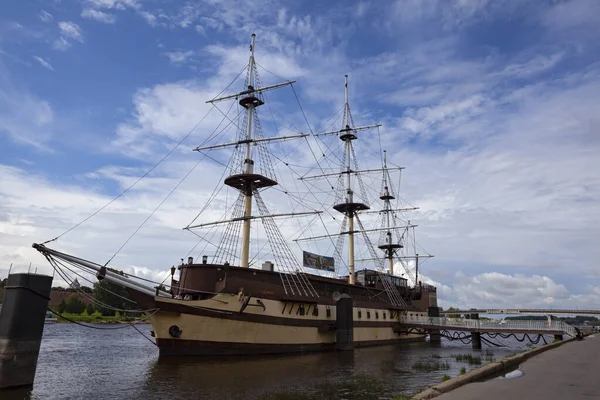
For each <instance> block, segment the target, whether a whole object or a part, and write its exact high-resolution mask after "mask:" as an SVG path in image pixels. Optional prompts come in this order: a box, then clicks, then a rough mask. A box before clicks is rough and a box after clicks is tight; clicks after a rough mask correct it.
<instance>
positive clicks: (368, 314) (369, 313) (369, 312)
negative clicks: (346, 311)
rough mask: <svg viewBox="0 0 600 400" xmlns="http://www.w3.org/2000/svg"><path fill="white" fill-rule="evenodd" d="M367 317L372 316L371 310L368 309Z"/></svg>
mask: <svg viewBox="0 0 600 400" xmlns="http://www.w3.org/2000/svg"><path fill="white" fill-rule="evenodd" d="M367 318H371V311H369V310H367Z"/></svg>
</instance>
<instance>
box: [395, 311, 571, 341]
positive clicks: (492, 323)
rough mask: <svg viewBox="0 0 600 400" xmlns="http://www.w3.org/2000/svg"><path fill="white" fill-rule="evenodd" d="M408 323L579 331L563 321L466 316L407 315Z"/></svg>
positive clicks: (478, 327)
mask: <svg viewBox="0 0 600 400" xmlns="http://www.w3.org/2000/svg"><path fill="white" fill-rule="evenodd" d="M403 322H405V323H406V324H415V325H431V326H436V327H446V328H447V329H450V330H452V329H453V328H455V329H457V330H460V328H467V329H474V330H481V331H486V330H488V329H489V330H491V331H494V332H498V331H508V332H511V331H519V330H520V331H532V332H543V331H548V332H564V333H565V334H567V335H569V336H572V337H575V336H576V335H577V331H576V330H575V328H573V327H572V326H571V325H569V324H566V323H564V322H562V321H523V320H511V321H506V320H482V319H464V318H444V317H422V316H407V317H405V319H404V321H403Z"/></svg>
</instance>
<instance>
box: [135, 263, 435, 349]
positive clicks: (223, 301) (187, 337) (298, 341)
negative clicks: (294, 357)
mask: <svg viewBox="0 0 600 400" xmlns="http://www.w3.org/2000/svg"><path fill="white" fill-rule="evenodd" d="M179 269H180V270H181V279H180V281H179V282H177V281H174V282H173V288H174V291H173V292H172V294H173V297H172V298H168V297H164V296H155V297H152V296H148V295H147V294H142V293H140V292H136V291H135V290H130V292H131V294H132V296H133V298H134V299H135V300H136V301H137V302H138V303H139V304H140V306H141V307H142V308H144V309H151V308H156V309H159V310H160V311H158V312H156V313H155V314H152V315H151V316H150V318H149V319H150V322H151V324H152V329H153V331H152V334H153V336H154V337H155V340H156V344H157V345H158V347H159V349H160V353H161V355H215V354H277V353H293V352H307V351H328V350H336V349H339V347H340V345H343V346H345V347H348V346H350V347H365V346H377V345H388V344H395V343H405V342H410V341H423V340H425V336H424V335H423V334H415V333H408V332H406V331H405V330H403V329H402V326H401V322H402V321H404V320H406V319H410V318H412V317H417V316H426V315H427V313H428V307H429V306H435V305H436V292H435V288H433V287H431V286H428V285H425V286H424V287H423V286H421V290H415V289H414V288H408V287H406V288H404V289H405V290H404V291H402V295H403V297H405V298H406V300H407V301H408V302H410V303H409V304H411V306H410V307H404V308H400V307H394V306H391V305H390V304H389V302H386V300H387V299H385V297H384V296H385V295H386V294H385V291H384V290H382V289H379V288H377V287H372V288H369V287H366V286H361V285H350V284H347V283H345V282H344V281H342V280H338V279H332V278H325V277H319V276H309V280H310V281H311V284H312V285H313V287H315V289H316V290H317V291H318V293H319V297H318V298H317V299H314V298H302V297H299V296H290V295H289V293H288V294H286V293H285V290H284V287H283V286H282V284H281V278H280V276H279V273H278V272H272V271H264V270H257V269H249V268H240V267H231V266H223V265H211V264H186V265H182V266H180V267H179ZM365 273H367V272H365ZM179 284H181V287H182V288H183V287H194V288H196V289H195V290H193V291H190V290H187V291H186V290H179V289H178V287H179ZM336 292H337V293H338V294H341V293H345V294H347V295H349V296H350V297H351V298H352V303H353V304H352V321H351V329H352V339H351V343H348V341H347V340H346V339H344V341H343V342H344V343H340V342H339V340H338V339H337V338H338V335H339V333H338V331H339V330H340V329H339V328H340V325H346V326H347V324H348V322H349V321H340V318H341V317H342V316H341V315H338V309H337V308H338V307H337V302H336V300H335V299H334V298H335V296H336V295H335V293H336Z"/></svg>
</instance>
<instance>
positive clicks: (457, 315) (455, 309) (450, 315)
mask: <svg viewBox="0 0 600 400" xmlns="http://www.w3.org/2000/svg"><path fill="white" fill-rule="evenodd" d="M458 310H459V309H458V308H454V307H448V309H447V310H446V311H458ZM446 315H447V316H448V318H460V314H446Z"/></svg>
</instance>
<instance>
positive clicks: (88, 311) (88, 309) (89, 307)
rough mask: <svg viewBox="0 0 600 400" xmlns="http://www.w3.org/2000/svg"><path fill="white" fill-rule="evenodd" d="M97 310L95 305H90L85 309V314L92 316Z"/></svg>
mask: <svg viewBox="0 0 600 400" xmlns="http://www.w3.org/2000/svg"><path fill="white" fill-rule="evenodd" d="M95 311H96V310H95V309H94V305H93V304H92V303H90V304H88V305H87V306H86V307H85V312H86V314H87V315H92V314H93V313H94V312H95Z"/></svg>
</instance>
